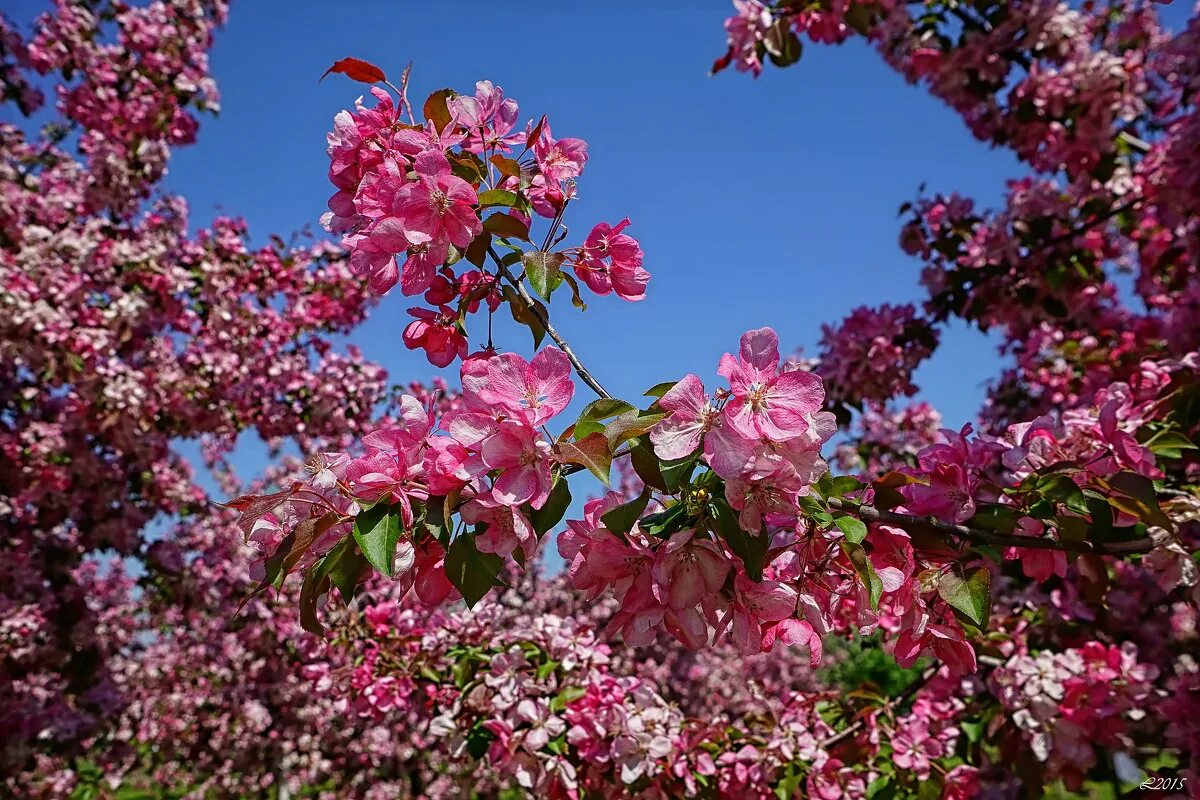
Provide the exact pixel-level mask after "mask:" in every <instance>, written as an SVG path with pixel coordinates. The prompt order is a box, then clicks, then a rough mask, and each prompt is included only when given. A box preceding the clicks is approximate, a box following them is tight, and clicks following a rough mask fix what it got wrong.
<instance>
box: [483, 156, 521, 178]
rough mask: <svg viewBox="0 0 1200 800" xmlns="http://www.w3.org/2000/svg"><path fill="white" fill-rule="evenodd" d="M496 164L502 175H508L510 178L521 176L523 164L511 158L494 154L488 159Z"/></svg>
mask: <svg viewBox="0 0 1200 800" xmlns="http://www.w3.org/2000/svg"><path fill="white" fill-rule="evenodd" d="M488 161H491V162H492V163H493V164H495V165H496V169H498V170H500V174H501V175H506V176H508V177H509V178H520V177H521V165H520V164H518V163H517V162H516V161H513V160H512V159H511V158H505V157H504V156H501V155H494V156H492V157H491V158H489V159H488Z"/></svg>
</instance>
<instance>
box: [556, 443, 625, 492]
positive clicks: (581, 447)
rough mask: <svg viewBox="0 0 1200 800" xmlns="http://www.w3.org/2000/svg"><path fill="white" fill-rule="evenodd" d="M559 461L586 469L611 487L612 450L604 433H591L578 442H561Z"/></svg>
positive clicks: (558, 446) (559, 445) (559, 444)
mask: <svg viewBox="0 0 1200 800" xmlns="http://www.w3.org/2000/svg"><path fill="white" fill-rule="evenodd" d="M557 449H558V460H559V461H561V462H562V463H564V464H578V465H579V466H581V467H586V468H587V470H588V472H590V473H592V474H593V475H595V476H596V477H597V478H599V479H600V480H601V481H603V483H604V485H605V486H608V485H609V482H608V473H609V470H610V469H611V468H612V450H610V449H609V446H608V439H607V438H605V436H604V434H603V433H599V432H596V433H589V434H588V435H587V436H585V437H583V438H582V439H580V440H579V441H577V442H559V443H558V445H557Z"/></svg>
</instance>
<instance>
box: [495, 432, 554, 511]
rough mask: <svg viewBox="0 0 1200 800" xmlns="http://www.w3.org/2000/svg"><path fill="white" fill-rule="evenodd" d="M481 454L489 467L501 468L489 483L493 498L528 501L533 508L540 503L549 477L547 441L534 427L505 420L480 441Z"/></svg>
mask: <svg viewBox="0 0 1200 800" xmlns="http://www.w3.org/2000/svg"><path fill="white" fill-rule="evenodd" d="M481 454H482V456H483V462H484V463H485V464H487V465H488V467H489V468H491V469H499V470H503V472H501V473H500V477H498V478H497V479H496V484H495V486H493V487H492V495H493V496H494V497H495V498H496V499H497V500H499V501H500V502H501V503H505V504H507V505H515V506H519V505H521V504H522V503H529V504H530V505H532V506H533V507H534V508H541V507H542V504H543V503H545V502H546V498H547V497H549V496H550V487H551V483H552V481H553V478H552V476H551V474H550V443H549V442H547V441H545V440H544V439H543V438H542V437H541V436H540V435H539V434H538V432H537V431H536V430H535V429H533V428H531V427H529V426H528V425H523V424H520V423H516V422H505V423H504V424H502V425H501V426H500V430H499V431H497V433H496V434H495V435H493V436H490V437H488V439H487V440H486V441H485V442H484V443H483V449H482V450H481Z"/></svg>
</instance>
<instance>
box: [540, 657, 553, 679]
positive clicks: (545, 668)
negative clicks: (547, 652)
mask: <svg viewBox="0 0 1200 800" xmlns="http://www.w3.org/2000/svg"><path fill="white" fill-rule="evenodd" d="M556 669H558V662H557V661H555V660H554V659H550V660H548V661H546V662H544V663H542V664H541V665H540V666H538V668H537V679H538V681H545V680H546V678H549V677H550V674H551V673H553V672H554V670H556Z"/></svg>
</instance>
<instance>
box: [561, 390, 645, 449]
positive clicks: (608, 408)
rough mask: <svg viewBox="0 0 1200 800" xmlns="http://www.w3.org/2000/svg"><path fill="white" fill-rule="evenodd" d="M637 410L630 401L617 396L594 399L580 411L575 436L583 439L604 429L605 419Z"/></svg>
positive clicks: (576, 421)
mask: <svg viewBox="0 0 1200 800" xmlns="http://www.w3.org/2000/svg"><path fill="white" fill-rule="evenodd" d="M636 410H637V409H635V408H634V407H633V406H631V405H630V404H629V403H626V402H625V401H624V400H618V399H617V398H615V397H602V398H600V399H599V400H593V401H592V402H590V403H588V404H587V405H586V406H584V409H583V411H581V412H580V413H579V419H577V420H575V438H576V439H582V438H584V437H585V436H588V435H589V434H592V433H598V432H600V431H603V430H604V425H603V424H602V423H603V421H604V420H606V419H612V418H613V417H616V416H619V415H621V414H625V413H628V412H630V411H636Z"/></svg>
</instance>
